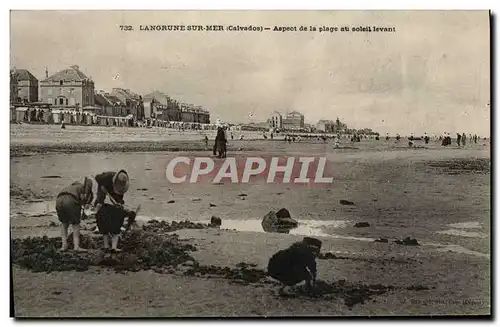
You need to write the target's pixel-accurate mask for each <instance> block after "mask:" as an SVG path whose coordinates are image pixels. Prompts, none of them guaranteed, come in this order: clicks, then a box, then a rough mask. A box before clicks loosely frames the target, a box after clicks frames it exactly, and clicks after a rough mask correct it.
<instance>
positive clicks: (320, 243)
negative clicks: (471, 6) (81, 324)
mask: <svg viewBox="0 0 500 327" xmlns="http://www.w3.org/2000/svg"><path fill="white" fill-rule="evenodd" d="M490 21H491V13H490V12H489V11H487V10H478V11H331V10H324V11H182V10H176V11H174V10H171V11H162V10H157V11H135V10H131V11H120V10H94V11H78V10H65V11H50V10H49V11H36V10H33V11H25V10H12V11H11V12H10V230H11V272H12V274H11V279H12V283H13V286H12V289H11V292H12V298H13V315H14V316H15V317H18V318H22V317H24V318H26V317H28V318H34V317H51V318H60V317H122V318H123V317H125V318H127V317H165V318H169V317H254V318H261V317H283V316H285V317H287V316H288V317H297V316H307V317H324V316H328V317H350V316H366V317H368V316H370V317H374V316H383V317H388V316H390V317H394V316H410V317H414V316H444V315H446V316H449V315H452V316H463V315H465V316H469V315H472V316H490V315H491V278H492V276H491V239H492V236H491V232H492V230H491V220H490V217H491V165H490V160H491V143H490V124H491V122H490V113H491V108H490V97H491V93H490V87H491V81H490V70H491V57H490V53H491V52H490V47H491V44H490V34H491V31H490V26H491V23H490Z"/></svg>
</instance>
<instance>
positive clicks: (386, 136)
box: [385, 133, 389, 141]
mask: <svg viewBox="0 0 500 327" xmlns="http://www.w3.org/2000/svg"><path fill="white" fill-rule="evenodd" d="M385 140H386V141H389V133H386V134H385Z"/></svg>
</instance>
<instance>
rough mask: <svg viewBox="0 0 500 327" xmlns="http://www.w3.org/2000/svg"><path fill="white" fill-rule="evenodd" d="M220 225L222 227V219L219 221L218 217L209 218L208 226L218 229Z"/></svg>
mask: <svg viewBox="0 0 500 327" xmlns="http://www.w3.org/2000/svg"><path fill="white" fill-rule="evenodd" d="M221 225H222V219H220V218H219V217H216V216H212V218H210V226H212V227H220V226H221Z"/></svg>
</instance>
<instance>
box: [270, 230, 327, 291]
mask: <svg viewBox="0 0 500 327" xmlns="http://www.w3.org/2000/svg"><path fill="white" fill-rule="evenodd" d="M321 245H322V243H321V241H320V240H318V239H316V238H312V237H304V239H303V240H302V241H301V242H296V243H294V244H292V245H291V246H290V247H289V248H287V249H285V250H281V251H278V252H277V253H275V254H274V255H273V256H272V257H271V259H269V263H268V266H267V273H268V275H269V276H271V277H272V278H274V279H277V280H278V281H280V282H281V283H282V284H283V286H282V287H281V289H280V290H279V292H280V295H286V293H285V288H286V287H290V286H293V285H296V284H298V283H300V282H302V281H305V282H306V287H307V290H308V291H309V292H310V294H312V295H314V284H315V282H316V274H317V269H316V257H317V256H318V255H319V253H320V251H321Z"/></svg>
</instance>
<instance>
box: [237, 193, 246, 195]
mask: <svg viewBox="0 0 500 327" xmlns="http://www.w3.org/2000/svg"><path fill="white" fill-rule="evenodd" d="M238 196H248V194H246V193H241V194H238Z"/></svg>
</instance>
